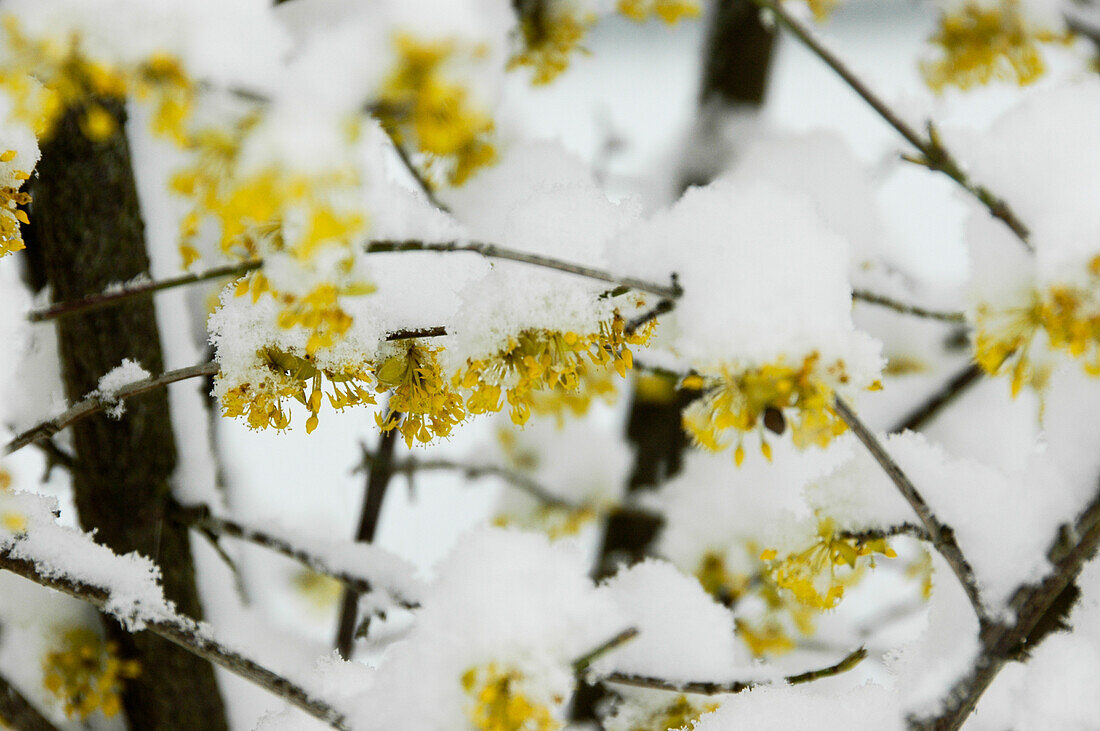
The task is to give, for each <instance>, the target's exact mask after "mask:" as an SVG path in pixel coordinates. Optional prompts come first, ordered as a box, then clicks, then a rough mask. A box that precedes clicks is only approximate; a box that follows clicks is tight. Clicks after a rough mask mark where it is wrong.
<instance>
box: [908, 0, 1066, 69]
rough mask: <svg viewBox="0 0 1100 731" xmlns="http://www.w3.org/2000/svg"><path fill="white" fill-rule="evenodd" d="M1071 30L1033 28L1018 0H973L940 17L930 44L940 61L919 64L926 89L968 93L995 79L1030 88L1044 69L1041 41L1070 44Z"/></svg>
mask: <svg viewBox="0 0 1100 731" xmlns="http://www.w3.org/2000/svg"><path fill="white" fill-rule="evenodd" d="M1071 39H1072V36H1071V35H1070V34H1069V33H1068V32H1057V31H1054V30H1052V29H1049V28H1038V27H1032V26H1030V25H1029V24H1028V23H1027V22H1026V20H1025V18H1024V15H1023V13H1022V12H1021V10H1020V5H1019V2H1018V0H1001V1H1000V3H999V4H996V5H991V4H990V3H989V2H980V1H979V0H971V1H970V2H967V3H966V4H965V5H963V6H962V7H961V8H960V9H958V10H957V11H955V12H952V13H947V14H943V15H941V16H940V27H939V30H938V31H937V32H936V34H935V35H934V36H932V38H931V39H930V40H931V43H932V44H933V45H935V46H937V47H938V48H939V50H940V56H939V58H937V59H935V60H932V61H926V62H924V63H922V64H921V71H922V73H923V74H924V79H925V81H926V82H927V84H928V86H930V87H931V88H932V89H934V90H936V91H940V90H942V89H943V88H944V87H945V86H948V85H954V86H957V87H959V88H960V89H968V88H970V87H972V86H975V85H980V84H987V83H989V82H990V81H992V80H993V79H1002V80H1005V81H1014V82H1016V83H1017V84H1019V85H1020V86H1024V85H1026V84H1030V83H1032V82H1033V81H1035V80H1036V79H1038V78H1039V77H1040V76H1041V75H1042V74H1043V72H1044V71H1045V64H1044V63H1043V56H1042V53H1041V52H1040V49H1039V44H1040V43H1055V42H1057V43H1066V42H1069V41H1070V40H1071Z"/></svg>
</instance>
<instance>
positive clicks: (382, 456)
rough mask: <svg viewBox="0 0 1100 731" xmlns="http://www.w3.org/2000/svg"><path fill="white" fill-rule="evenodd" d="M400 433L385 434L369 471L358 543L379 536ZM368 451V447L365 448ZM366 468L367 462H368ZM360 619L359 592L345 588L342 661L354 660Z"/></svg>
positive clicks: (338, 640) (338, 637) (339, 630)
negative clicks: (379, 522)
mask: <svg viewBox="0 0 1100 731" xmlns="http://www.w3.org/2000/svg"><path fill="white" fill-rule="evenodd" d="M397 437H398V431H397V430H396V429H391V430H390V431H388V432H383V433H382V436H381V437H380V438H379V442H378V450H377V451H376V452H375V454H374V457H373V458H372V459H371V460H370V466H369V467H368V468H367V480H366V488H365V494H364V495H363V510H362V512H360V514H359V527H358V528H356V530H355V540H356V541H358V542H360V543H370V542H372V541H373V540H374V536H375V534H376V533H377V532H378V519H379V518H380V517H381V515H382V503H383V502H385V499H386V488H388V487H389V484H390V479H391V478H392V477H393V450H394V447H396V446H397ZM364 450H365V447H364ZM364 464H366V459H364ZM358 619H359V592H357V591H355V590H354V589H351V588H349V587H345V588H344V598H343V601H342V602H341V605H340V623H339V625H338V626H337V628H336V650H337V652H339V653H340V657H343V658H345V659H351V653H352V643H353V642H354V640H355V627H356V622H357V620H358Z"/></svg>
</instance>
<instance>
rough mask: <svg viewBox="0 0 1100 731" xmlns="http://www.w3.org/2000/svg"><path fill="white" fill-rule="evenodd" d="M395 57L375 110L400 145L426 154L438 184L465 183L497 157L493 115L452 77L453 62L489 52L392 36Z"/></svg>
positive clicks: (456, 43) (405, 35)
mask: <svg viewBox="0 0 1100 731" xmlns="http://www.w3.org/2000/svg"><path fill="white" fill-rule="evenodd" d="M393 44H394V50H395V52H396V56H397V60H396V62H395V64H394V69H393V71H392V72H391V73H390V75H389V77H388V78H387V79H386V81H385V82H384V83H383V85H382V89H381V91H380V94H379V103H378V107H377V110H376V114H377V116H378V118H379V120H381V122H382V124H383V126H384V127H385V128H386V129H387V131H389V132H390V134H391V135H393V137H394V139H395V140H396V141H397V142H398V143H405V144H410V145H412V146H413V148H414V149H416V150H418V151H419V152H420V153H422V154H423V155H424V157H425V160H426V167H427V172H428V174H429V177H430V178H431V179H432V180H433V181H434V182H436V183H439V182H442V181H446V182H447V183H449V184H450V185H462V183H464V182H466V180H467V179H468V178H469V177H470V176H471V175H472V174H473V173H474V172H475V171H477V170H478V168H481V167H484V166H486V165H490V164H492V163H493V162H494V161H495V160H496V149H495V148H494V147H493V145H492V142H491V136H492V133H493V119H492V117H491V116H490V115H489V114H488V113H487V112H485V111H484V110H482V109H481V108H479V106H478V105H477V104H476V103H475V102H474V101H473V99H472V97H471V95H470V93H469V92H468V91H467V90H466V88H465V87H464V86H463V85H462V84H461V83H459V82H458V81H455V80H454V79H452V78H450V77H449V76H448V67H449V66H450V65H453V64H462V63H469V62H471V61H473V62H476V61H477V59H478V58H479V57H482V56H485V55H486V54H487V51H486V50H484V49H479V48H478V47H477V46H474V47H472V48H467V47H466V46H464V45H463V44H462V43H461V42H459V41H458V40H432V41H424V40H420V39H417V38H416V37H414V36H413V35H411V34H408V33H399V34H397V35H396V36H395V37H394V41H393Z"/></svg>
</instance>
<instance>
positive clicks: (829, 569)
mask: <svg viewBox="0 0 1100 731" xmlns="http://www.w3.org/2000/svg"><path fill="white" fill-rule="evenodd" d="M875 553H880V554H882V555H884V556H886V557H887V558H894V557H896V556H897V554H896V553H895V552H894V551H893V549H891V548H890V547H889V546H888V545H887V544H886V540H885V539H882V538H879V539H874V540H869V541H859V540H857V539H854V538H845V537H842V536H838V535H837V531H836V526H835V524H834V523H833V521H831V520H829V519H823V520H821V522H820V523H819V526H818V538H817V541H816V542H815V543H814V544H813V545H812V546H810V547H809V548H807V549H806V550H804V551H801V552H799V553H791V554H789V555H787V556H786V557H785V558H783V559H780V560H778V561H776V559H777V553H776V551H775V550H774V549H768V550H766V551H764V552H762V553H761V554H760V558H761V560H764V561H769V562H773V563H772V566H771V576H772V578H773V579H774V581H775V583H776V585H777V586H779V587H780V588H782V589H787V590H788V591H790V592H791V594H793V595H794V597H795V598H796V599H797V600H798V601H799V602H801V603H802V604H805V605H806V606H809V607H812V608H815V609H832V608H833V607H835V606H836V605H837V604H839V603H840V600H841V598H843V596H844V587H845V585H846V583H847V581H848V579H849V577H850V576H851V574H850V573H840V574H838V573H837V568H838V567H847V568H848V570H849V572H850V571H851V570H854V569H855V568H856V564H857V562H858V561H859V559H860V558H861V557H863V556H872V559H871V562H872V565H873V562H874V559H873V554H875Z"/></svg>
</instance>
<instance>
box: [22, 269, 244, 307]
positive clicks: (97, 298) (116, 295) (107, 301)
mask: <svg viewBox="0 0 1100 731" xmlns="http://www.w3.org/2000/svg"><path fill="white" fill-rule="evenodd" d="M261 266H263V262H262V261H259V260H254V261H247V262H242V263H240V264H226V265H225V266H220V267H214V268H212V269H207V270H206V271H204V272H196V273H194V274H184V275H182V276H179V277H172V278H170V279H161V280H158V281H149V282H139V283H137V284H128V285H124V286H121V287H117V288H114V289H112V290H111V291H109V292H100V293H98V294H90V295H88V296H87V297H82V298H81V299H78V300H70V301H68V302H58V303H57V304H53V305H50V306H49V307H45V308H43V309H40V310H31V311H30V312H28V313H27V319H28V320H30V321H31V322H43V321H46V320H57V319H62V318H65V317H69V316H71V315H76V314H80V313H84V312H91V311H93V310H98V309H101V308H103V307H110V306H111V305H116V304H119V303H121V302H124V301H126V300H128V299H133V298H135V297H146V296H151V295H153V294H154V293H156V292H160V291H163V290H166V289H173V288H175V287H184V286H187V285H189V284H198V283H199V282H207V281H210V280H211V279H222V278H225V277H240V276H242V275H244V274H247V273H248V272H251V271H255V270H256V269H259V268H260V267H261Z"/></svg>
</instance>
